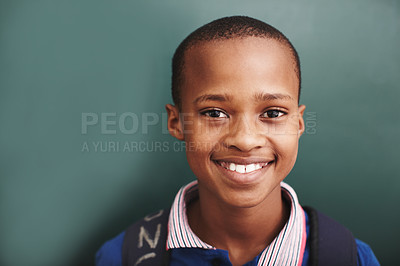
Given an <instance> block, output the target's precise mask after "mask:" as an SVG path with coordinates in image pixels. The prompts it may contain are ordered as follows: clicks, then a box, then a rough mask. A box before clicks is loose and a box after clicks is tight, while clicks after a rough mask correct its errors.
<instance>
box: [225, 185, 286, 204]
mask: <svg viewBox="0 0 400 266" xmlns="http://www.w3.org/2000/svg"><path fill="white" fill-rule="evenodd" d="M273 191H274V189H271V191H270V192H269V193H268V190H263V191H241V192H232V193H224V195H222V197H223V201H224V202H225V204H226V205H228V206H230V207H232V208H243V209H246V208H247V209H249V208H255V207H262V206H264V205H268V202H271V201H275V199H272V198H273V195H274V193H272V192H273ZM279 191H280V187H279ZM279 197H280V196H279Z"/></svg>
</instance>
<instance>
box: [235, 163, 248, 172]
mask: <svg viewBox="0 0 400 266" xmlns="http://www.w3.org/2000/svg"><path fill="white" fill-rule="evenodd" d="M235 171H236V172H239V173H241V174H244V173H246V166H245V165H241V164H237V165H236V169H235Z"/></svg>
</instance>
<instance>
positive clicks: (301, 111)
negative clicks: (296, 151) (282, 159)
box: [299, 104, 306, 138]
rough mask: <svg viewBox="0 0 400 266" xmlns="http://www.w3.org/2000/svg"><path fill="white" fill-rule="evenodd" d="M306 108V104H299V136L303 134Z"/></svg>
mask: <svg viewBox="0 0 400 266" xmlns="http://www.w3.org/2000/svg"><path fill="white" fill-rule="evenodd" d="M305 109H306V106H305V105H304V104H302V105H299V138H300V136H301V135H303V133H304V130H305V124H304V118H303V115H304V110H305Z"/></svg>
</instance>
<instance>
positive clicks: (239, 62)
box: [182, 37, 298, 94]
mask: <svg viewBox="0 0 400 266" xmlns="http://www.w3.org/2000/svg"><path fill="white" fill-rule="evenodd" d="M295 69H296V64H295V61H294V59H293V56H292V54H291V52H290V50H289V48H288V47H287V46H286V45H285V44H282V43H281V42H279V41H277V40H274V39H268V38H260V37H246V38H237V39H228V40H217V41H202V42H200V43H198V44H195V45H193V46H192V47H190V49H188V50H187V51H186V53H185V58H184V68H183V73H182V75H183V81H184V84H182V85H183V86H182V88H183V90H184V91H182V94H187V93H188V92H187V91H186V90H188V89H189V88H191V87H193V85H195V84H199V83H201V84H203V85H205V87H207V82H209V83H212V85H213V86H215V85H221V86H223V85H224V84H231V82H232V81H233V80H235V79H240V78H241V77H243V75H244V74H246V75H248V76H251V77H254V79H255V80H256V79H259V80H261V79H260V78H259V76H261V75H263V78H268V77H269V76H271V79H270V80H279V78H281V79H290V80H293V81H294V82H291V83H292V84H293V86H294V87H296V91H297V89H298V78H297V75H296V72H295ZM185 92H186V93H185ZM190 94H191V93H190ZM296 94H297V92H296Z"/></svg>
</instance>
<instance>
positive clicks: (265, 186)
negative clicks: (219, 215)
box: [167, 37, 305, 207]
mask: <svg viewBox="0 0 400 266" xmlns="http://www.w3.org/2000/svg"><path fill="white" fill-rule="evenodd" d="M294 69H295V64H294V62H293V60H292V57H291V54H290V52H289V50H288V48H286V47H285V46H283V45H282V44H280V43H279V42H277V41H275V40H271V39H265V38H256V37H248V38H244V39H233V40H224V41H217V42H213V43H210V42H208V43H204V44H201V45H197V46H194V47H192V48H191V49H189V50H188V51H187V52H186V55H185V68H184V73H183V75H184V79H183V80H184V81H183V84H182V86H181V99H182V103H181V110H180V112H179V110H178V108H177V107H175V106H172V105H167V111H168V115H169V121H168V128H169V130H170V132H171V134H172V135H173V136H175V137H176V138H178V139H180V140H184V141H185V142H186V149H187V150H186V155H187V160H188V162H189V165H190V167H191V169H192V171H193V172H194V174H195V175H196V176H197V178H198V181H199V190H200V195H201V196H206V197H207V198H208V199H209V200H215V201H214V202H220V203H226V204H229V205H231V206H236V207H251V206H257V205H258V204H260V203H262V202H264V201H265V200H266V199H267V198H268V197H269V196H270V195H280V182H281V181H282V180H283V179H284V178H285V177H286V176H287V175H288V174H289V172H290V171H291V169H292V168H293V166H294V163H295V161H296V157H297V150H298V140H299V137H300V135H301V134H302V133H303V131H304V121H303V118H302V116H303V112H304V109H305V106H304V105H301V106H298V79H297V76H296V73H295V71H294ZM278 191H279V193H278ZM279 197H280V196H279Z"/></svg>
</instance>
